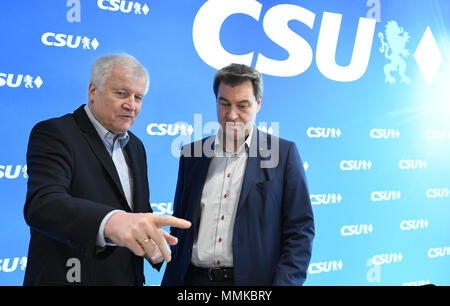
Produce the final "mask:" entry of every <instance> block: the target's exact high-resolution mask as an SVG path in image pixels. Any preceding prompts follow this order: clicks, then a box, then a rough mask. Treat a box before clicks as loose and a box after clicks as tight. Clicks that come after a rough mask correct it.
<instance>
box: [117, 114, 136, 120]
mask: <svg viewBox="0 0 450 306" xmlns="http://www.w3.org/2000/svg"><path fill="white" fill-rule="evenodd" d="M117 117H119V118H121V119H124V120H132V119H133V118H134V116H132V115H118V116H117Z"/></svg>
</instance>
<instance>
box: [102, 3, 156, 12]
mask: <svg viewBox="0 0 450 306" xmlns="http://www.w3.org/2000/svg"><path fill="white" fill-rule="evenodd" d="M97 6H98V7H99V8H100V9H102V10H108V11H112V12H118V11H120V12H122V13H130V12H133V13H135V14H136V15H142V13H143V14H144V15H147V14H148V11H149V10H150V9H149V8H148V5H147V4H144V5H142V4H141V3H139V2H137V1H134V2H133V1H125V0H97Z"/></svg>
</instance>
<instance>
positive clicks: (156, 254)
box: [145, 239, 164, 265]
mask: <svg viewBox="0 0 450 306" xmlns="http://www.w3.org/2000/svg"><path fill="white" fill-rule="evenodd" d="M148 243H149V244H150V245H149V247H150V248H151V251H150V253H149V251H146V253H145V258H146V259H147V260H148V261H149V262H150V263H152V264H155V265H156V264H159V263H161V262H162V261H163V260H164V257H163V256H162V254H161V251H160V250H159V248H158V247H157V246H156V243H155V242H154V241H153V240H151V239H150V240H149V242H148Z"/></svg>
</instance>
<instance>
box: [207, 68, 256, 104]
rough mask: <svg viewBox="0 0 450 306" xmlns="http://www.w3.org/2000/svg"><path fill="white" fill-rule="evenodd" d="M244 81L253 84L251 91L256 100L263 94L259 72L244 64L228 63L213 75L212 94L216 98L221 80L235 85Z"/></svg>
mask: <svg viewBox="0 0 450 306" xmlns="http://www.w3.org/2000/svg"><path fill="white" fill-rule="evenodd" d="M245 81H251V82H252V85H253V93H254V95H255V98H256V100H258V99H259V98H260V97H261V96H262V94H263V87H264V86H263V79H262V76H261V73H259V72H258V71H257V70H256V69H254V68H252V67H250V66H247V65H244V64H230V65H228V66H226V67H224V68H222V69H220V70H219V71H217V72H216V75H215V77H214V84H213V88H214V94H215V95H216V98H217V93H218V91H219V86H220V83H221V82H223V83H224V84H227V85H229V86H232V87H234V86H237V85H240V84H242V83H244V82H245Z"/></svg>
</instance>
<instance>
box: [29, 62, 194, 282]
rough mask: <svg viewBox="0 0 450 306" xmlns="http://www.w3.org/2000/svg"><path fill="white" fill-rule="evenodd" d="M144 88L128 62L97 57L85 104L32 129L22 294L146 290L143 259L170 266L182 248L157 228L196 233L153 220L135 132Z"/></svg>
mask: <svg viewBox="0 0 450 306" xmlns="http://www.w3.org/2000/svg"><path fill="white" fill-rule="evenodd" d="M148 86H149V79H148V74H147V71H146V70H145V68H144V67H143V66H142V65H141V64H140V63H139V62H138V61H137V60H136V59H135V58H133V57H132V56H130V55H108V56H104V57H100V58H99V59H97V61H96V62H95V63H94V65H93V67H92V71H91V79H90V84H89V90H88V97H89V102H88V104H87V105H82V106H81V107H79V108H78V109H77V110H75V112H74V113H72V114H67V115H65V116H62V117H60V118H54V119H50V120H46V121H43V122H40V123H38V124H37V125H36V126H35V127H34V128H33V130H32V132H31V135H30V140H29V144H28V152H27V165H28V175H29V180H28V192H27V197H26V203H25V208H24V215H25V220H26V222H27V224H28V225H29V226H30V230H31V239H30V245H29V252H28V264H27V270H26V273H25V280H24V284H25V285H42V284H49V285H52V284H73V283H75V284H84V285H142V284H143V283H144V281H145V280H144V275H143V257H146V258H147V259H148V260H149V261H150V263H151V264H152V265H153V266H154V267H155V268H157V269H159V268H160V267H161V263H162V261H163V259H165V260H166V261H170V260H171V253H170V250H169V248H168V246H167V243H168V244H176V243H177V239H176V238H175V237H172V236H170V235H169V234H167V233H166V232H165V231H164V230H162V229H161V227H163V226H167V225H169V226H176V227H180V228H187V227H189V226H190V224H189V222H187V221H185V220H180V219H177V218H174V217H169V216H156V215H153V214H152V213H151V207H150V205H149V188H148V178H147V160H146V154H145V149H144V146H143V144H142V142H141V141H140V140H139V139H138V138H137V137H136V136H135V135H134V134H133V133H131V132H130V131H129V128H130V127H131V126H132V125H133V123H134V122H135V120H136V117H137V116H138V114H139V111H140V109H141V106H142V100H143V98H144V95H145V94H146V93H147V90H148Z"/></svg>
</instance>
